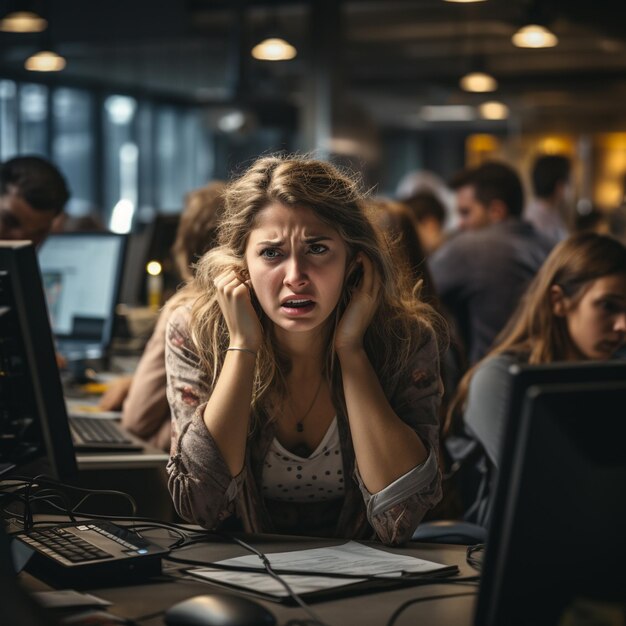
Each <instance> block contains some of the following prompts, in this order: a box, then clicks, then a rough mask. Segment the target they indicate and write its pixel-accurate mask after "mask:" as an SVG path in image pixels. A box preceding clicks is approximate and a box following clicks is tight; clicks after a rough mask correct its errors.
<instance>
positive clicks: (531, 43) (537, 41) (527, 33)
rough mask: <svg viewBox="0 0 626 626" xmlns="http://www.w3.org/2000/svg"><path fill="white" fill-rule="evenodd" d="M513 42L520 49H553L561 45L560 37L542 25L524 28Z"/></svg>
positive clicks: (531, 25)
mask: <svg viewBox="0 0 626 626" xmlns="http://www.w3.org/2000/svg"><path fill="white" fill-rule="evenodd" d="M511 41H512V42H513V44H514V45H515V46H517V47H518V48H552V47H554V46H556V45H557V44H558V43H559V39H558V37H557V36H556V35H555V34H554V33H553V32H552V31H551V30H549V29H547V28H546V27H545V26H541V25H540V24H528V25H526V26H522V27H521V28H520V29H519V30H518V31H517V32H516V33H515V34H514V35H513V37H511Z"/></svg>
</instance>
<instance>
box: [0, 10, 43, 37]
mask: <svg viewBox="0 0 626 626" xmlns="http://www.w3.org/2000/svg"><path fill="white" fill-rule="evenodd" d="M47 27H48V22H47V21H46V20H44V18H43V17H40V16H39V15H37V13H33V12H32V11H14V12H12V13H7V14H6V15H5V16H4V17H3V18H2V19H1V20H0V31H3V32H5V33H40V32H42V31H44V30H46V28H47Z"/></svg>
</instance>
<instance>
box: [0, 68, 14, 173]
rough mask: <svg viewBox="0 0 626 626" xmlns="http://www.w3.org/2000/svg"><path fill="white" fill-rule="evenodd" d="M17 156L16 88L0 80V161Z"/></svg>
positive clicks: (10, 81) (7, 81)
mask: <svg viewBox="0 0 626 626" xmlns="http://www.w3.org/2000/svg"><path fill="white" fill-rule="evenodd" d="M16 154H17V87H16V85H15V83H14V82H13V81H12V80H0V161H4V160H6V159H10V158H11V157H13V156H15V155H16Z"/></svg>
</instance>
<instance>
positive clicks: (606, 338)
mask: <svg viewBox="0 0 626 626" xmlns="http://www.w3.org/2000/svg"><path fill="white" fill-rule="evenodd" d="M625 341H626V248H624V246H622V245H621V244H620V243H619V242H618V241H617V240H615V239H612V238H610V237H607V236H604V235H599V234H596V233H581V234H579V235H574V236H572V237H570V238H569V239H566V240H565V241H563V242H561V243H560V244H558V245H557V246H556V247H555V248H554V250H553V251H552V252H551V253H550V255H549V256H548V258H547V259H546V261H545V262H544V264H543V266H542V267H541V269H540V270H539V272H538V273H537V275H536V276H535V278H534V280H533V281H532V283H531V284H530V285H529V287H528V289H527V291H526V292H525V295H524V298H523V299H522V301H521V302H520V304H519V306H518V308H517V310H516V312H515V313H514V315H513V317H512V318H511V320H510V321H509V323H508V325H507V326H506V327H505V329H504V330H503V331H502V333H501V334H500V335H499V337H498V339H497V340H496V343H495V347H493V348H492V350H491V351H490V352H489V353H488V355H487V356H486V357H485V358H484V359H483V360H482V361H480V362H479V363H478V364H477V365H476V366H474V367H473V368H472V369H471V370H470V371H469V372H468V373H467V374H466V375H465V376H464V378H463V379H462V381H461V383H460V385H459V389H458V392H457V395H456V397H455V400H454V402H453V404H452V406H451V411H450V414H449V421H451V422H454V420H455V417H457V418H458V417H459V416H460V415H462V417H463V423H464V425H465V427H466V430H467V431H469V433H470V435H471V436H472V437H474V438H475V440H477V441H478V442H479V444H480V446H481V447H482V450H483V452H484V455H483V461H484V464H485V465H486V466H487V467H492V468H497V467H498V465H499V462H500V455H501V440H502V436H503V431H504V427H505V424H506V420H507V411H508V400H509V393H510V388H509V384H510V377H509V375H508V370H509V367H510V366H511V365H512V364H514V363H529V364H541V363H552V362H555V361H583V360H607V359H610V358H612V357H614V355H615V354H616V353H617V352H618V351H619V350H620V349H621V348H622V347H623V346H624V342H625ZM481 487H482V488H483V489H484V487H485V485H484V484H483V485H481ZM485 495H486V497H488V494H485ZM484 504H485V503H484V502H483V505H484ZM474 505H477V502H474ZM478 508H480V509H482V510H485V507H484V506H478ZM479 521H484V520H480V519H479Z"/></svg>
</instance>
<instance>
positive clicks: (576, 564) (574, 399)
mask: <svg viewBox="0 0 626 626" xmlns="http://www.w3.org/2000/svg"><path fill="white" fill-rule="evenodd" d="M522 405H523V408H522V411H521V415H520V419H519V423H518V425H517V433H516V434H517V436H516V438H515V439H508V440H507V442H506V443H507V445H506V447H505V450H504V458H506V459H509V461H508V462H507V463H505V464H503V466H502V467H501V469H500V476H499V481H498V489H497V492H496V497H495V501H494V516H493V519H492V526H491V528H490V533H489V536H488V541H487V547H486V553H485V559H484V564H483V570H482V580H481V584H480V592H479V598H478V603H477V608H476V614H475V621H474V624H475V626H501V625H502V624H507V626H527V625H531V624H532V625H533V626H542V625H551V626H556V624H558V623H569V622H568V621H567V620H566V619H565V618H564V615H565V614H566V613H567V611H568V610H571V609H572V606H573V603H575V602H576V601H577V600H592V601H602V602H606V601H609V602H623V601H624V594H625V592H624V584H623V583H624V562H625V560H626V541H624V529H625V528H626V498H625V497H624V494H626V454H625V453H624V441H625V440H626V420H625V419H624V408H625V407H626V382H625V381H623V380H622V381H620V382H589V383H575V384H545V385H535V386H531V387H530V388H529V389H528V390H527V392H526V395H525V397H524V400H523V402H522ZM560 619H563V621H561V622H560V621H559V620H560Z"/></svg>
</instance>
